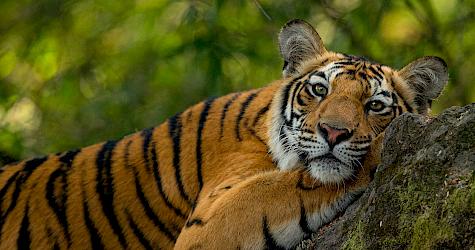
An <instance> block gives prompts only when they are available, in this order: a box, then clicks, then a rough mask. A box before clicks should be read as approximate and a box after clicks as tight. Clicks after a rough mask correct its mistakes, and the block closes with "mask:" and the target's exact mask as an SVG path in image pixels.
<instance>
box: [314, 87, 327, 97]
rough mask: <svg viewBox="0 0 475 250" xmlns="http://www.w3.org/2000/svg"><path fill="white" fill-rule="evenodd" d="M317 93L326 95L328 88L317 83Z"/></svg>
mask: <svg viewBox="0 0 475 250" xmlns="http://www.w3.org/2000/svg"><path fill="white" fill-rule="evenodd" d="M315 93H316V94H317V95H319V96H325V95H327V88H325V87H324V86H322V85H317V86H316V87H315Z"/></svg>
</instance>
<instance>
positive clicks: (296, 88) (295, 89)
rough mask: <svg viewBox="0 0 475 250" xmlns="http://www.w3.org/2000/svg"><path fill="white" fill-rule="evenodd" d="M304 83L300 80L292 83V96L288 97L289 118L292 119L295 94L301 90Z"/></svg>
mask: <svg viewBox="0 0 475 250" xmlns="http://www.w3.org/2000/svg"><path fill="white" fill-rule="evenodd" d="M304 86H305V84H303V83H302V82H297V84H295V85H294V90H293V91H292V98H291V99H290V107H291V109H290V118H291V119H292V118H293V117H294V116H293V115H294V101H295V96H297V95H298V94H299V93H300V91H301V90H302V87H304Z"/></svg>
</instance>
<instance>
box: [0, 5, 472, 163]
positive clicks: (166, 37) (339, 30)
mask: <svg viewBox="0 0 475 250" xmlns="http://www.w3.org/2000/svg"><path fill="white" fill-rule="evenodd" d="M0 11H1V13H2V14H1V15H0V164H1V163H2V162H7V161H11V160H14V159H20V158H23V157H30V156H34V155H39V154H46V153H53V152H58V151H63V150H67V149H71V148H77V147H83V146H86V145H89V144H92V143H95V142H99V141H103V140H106V139H110V138H120V137H121V136H123V135H126V134H130V133H132V132H134V131H137V130H140V129H142V128H145V127H150V126H154V125H157V124H159V123H160V122H162V121H163V120H164V119H165V118H166V117H168V116H170V115H171V114H173V113H175V112H177V111H181V110H183V109H185V108H186V107H187V106H189V105H191V104H194V103H196V102H199V101H200V100H203V99H204V98H206V97H208V96H211V95H213V96H219V95H223V94H225V93H229V92H232V91H238V90H245V89H250V88H255V87H260V86H264V85H266V84H267V83H269V82H270V81H272V80H274V79H277V78H279V77H280V76H281V68H282V60H281V59H280V57H279V54H278V49H277V46H278V45H277V33H278V32H279V29H280V27H281V26H282V25H283V24H284V23H285V22H286V21H288V20H290V19H293V18H302V19H305V20H307V21H309V22H310V23H312V24H313V25H314V26H315V27H316V28H317V30H318V32H319V33H320V35H321V36H322V38H323V40H324V42H325V44H326V45H327V48H329V49H330V50H334V51H339V52H345V53H349V54H355V55H364V56H366V57H368V58H371V59H373V60H376V61H378V62H380V63H383V64H386V65H390V66H392V67H395V68H401V67H402V66H404V65H405V64H407V63H409V62H410V61H411V60H413V59H415V58H417V57H420V56H424V55H437V56H440V57H442V58H444V59H445V60H446V61H447V63H448V65H449V68H450V77H451V80H450V84H449V86H448V87H447V88H446V90H445V91H444V94H443V96H442V97H441V98H440V99H439V100H438V101H437V102H436V103H435V106H434V111H435V112H440V111H441V110H442V109H444V108H447V107H449V106H452V105H463V104H467V103H470V102H474V100H475V85H474V84H473V82H474V80H475V67H474V66H475V54H474V50H475V12H474V11H475V0H464V1H462V0H460V1H457V0H431V1H427V0H420V1H416V0H407V1H404V0H401V1H389V0H372V1H363V0H335V1H299V0H295V1H288V0H247V1H240V0H228V1H219V0H208V1H204V0H203V1H198V0H196V1H177V0H169V1H167V0H121V1H117V0H99V1H98V0H76V1H72V0H2V1H0Z"/></svg>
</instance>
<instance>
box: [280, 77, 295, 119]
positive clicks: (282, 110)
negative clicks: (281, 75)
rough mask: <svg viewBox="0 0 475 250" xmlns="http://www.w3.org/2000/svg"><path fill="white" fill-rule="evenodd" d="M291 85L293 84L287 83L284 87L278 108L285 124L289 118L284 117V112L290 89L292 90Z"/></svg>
mask: <svg viewBox="0 0 475 250" xmlns="http://www.w3.org/2000/svg"><path fill="white" fill-rule="evenodd" d="M292 85H293V82H292V83H289V84H288V85H287V86H285V89H284V91H283V92H282V105H281V106H280V112H281V116H282V118H284V120H285V121H287V122H289V121H290V116H289V117H287V116H286V115H285V112H286V111H287V104H288V102H289V95H290V89H291V88H292Z"/></svg>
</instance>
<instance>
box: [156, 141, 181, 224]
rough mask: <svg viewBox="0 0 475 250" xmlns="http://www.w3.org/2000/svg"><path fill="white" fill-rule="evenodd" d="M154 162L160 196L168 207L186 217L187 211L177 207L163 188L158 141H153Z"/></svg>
mask: <svg viewBox="0 0 475 250" xmlns="http://www.w3.org/2000/svg"><path fill="white" fill-rule="evenodd" d="M152 163H153V177H154V178H155V181H156V183H157V188H158V192H159V193H160V196H162V198H163V200H164V201H165V204H166V205H167V207H169V208H170V209H172V210H173V211H175V213H176V214H177V215H178V216H180V217H182V218H185V217H186V216H185V213H183V212H182V211H181V210H180V209H178V208H177V207H175V206H173V204H172V203H171V201H170V200H169V199H168V196H167V195H166V194H165V191H164V190H163V187H162V179H161V176H160V171H159V164H158V155H157V149H156V143H155V142H152Z"/></svg>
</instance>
